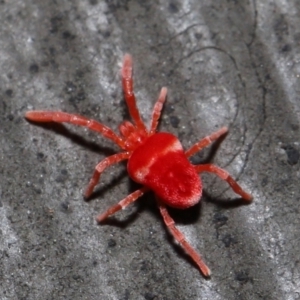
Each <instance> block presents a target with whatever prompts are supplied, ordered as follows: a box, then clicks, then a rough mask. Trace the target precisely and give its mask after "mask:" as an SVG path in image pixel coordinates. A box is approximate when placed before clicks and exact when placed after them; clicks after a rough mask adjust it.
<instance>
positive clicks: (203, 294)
mask: <svg viewBox="0 0 300 300" xmlns="http://www.w3.org/2000/svg"><path fill="white" fill-rule="evenodd" d="M0 20H1V27H0V68H1V75H0V140H1V147H0V201H1V202H0V203H1V205H0V258H1V260H0V282H1V284H0V299H1V300H2V299H3V300H4V299H47V300H48V299H49V300H50V299H120V300H125V299H146V300H158V299H159V300H163V299H170V300H171V299H179V300H184V299H202V300H206V299H209V300H211V299H215V300H221V299H226V300H231V299H270V300H271V299H272V300H274V299H291V300H292V299H300V274H299V270H300V267H299V249H300V234H299V232H300V229H299V226H300V219H299V201H300V185H299V177H300V168H299V164H300V163H299V151H300V128H299V123H300V96H299V95H300V84H299V80H300V2H299V1H297V0H291V1H283V0H277V1H270V0H266V1H254V0H253V1H251V0H250V1H244V0H243V1H218V0H204V1H197V0H185V1H175V0H170V1H135V0H131V1H118V0H107V1H100V0H99V1H97V0H89V1H66V0H64V1H47V0H46V1H38V0H35V1H34V0H27V1H20V0H11V1H8V0H2V1H0ZM126 52H128V53H131V54H132V56H133V59H134V78H135V91H136V96H137V99H138V106H139V108H140V110H141V114H142V116H143V118H144V120H149V118H150V116H151V110H152V107H153V105H154V102H155V100H156V98H157V95H158V93H159V90H160V88H161V87H162V86H167V87H168V89H169V94H168V101H167V104H166V107H165V109H164V116H163V118H162V120H161V125H160V129H161V130H164V131H169V132H172V133H174V134H176V135H177V136H178V137H179V138H180V140H181V141H182V143H183V145H184V147H185V148H187V147H189V146H190V145H192V144H193V143H195V142H196V141H198V140H199V139H200V138H202V137H204V136H206V135H208V134H209V133H211V132H213V131H215V130H217V129H218V128H220V127H222V126H228V127H229V128H230V132H229V134H228V136H227V137H226V138H225V139H224V140H223V141H222V143H219V145H218V147H212V148H209V149H206V150H204V151H202V152H201V153H199V154H198V155H196V156H195V157H194V158H193V162H195V163H200V162H204V161H206V162H207V161H211V162H214V163H215V164H217V165H219V166H221V167H223V168H225V169H226V170H228V171H229V172H230V173H231V174H232V176H233V177H234V178H235V179H237V180H238V181H239V183H240V184H241V185H242V186H243V187H244V188H245V189H246V190H247V191H249V192H250V193H252V195H253V196H254V201H253V203H252V204H251V205H242V202H241V201H239V200H236V195H235V194H234V193H233V192H232V191H231V190H230V189H229V188H228V186H227V185H226V183H224V182H222V181H220V180H219V179H218V178H216V177H215V176H212V175H211V174H207V175H206V174H205V176H203V177H202V179H203V185H204V190H205V193H204V196H203V198H202V201H201V203H200V204H199V205H196V206H195V207H193V208H192V209H188V210H186V211H176V210H170V213H171V215H172V216H173V217H174V219H175V221H176V224H177V225H178V228H180V230H182V231H183V232H184V234H185V235H186V237H187V239H188V240H189V242H190V243H191V244H192V245H193V246H194V247H195V248H196V249H197V251H199V253H201V254H202V256H203V258H204V260H205V261H206V263H207V264H208V266H209V267H210V269H211V270H212V277H211V279H209V280H206V279H204V278H203V277H202V276H201V274H200V273H199V271H198V269H197V268H196V267H195V265H194V264H193V263H192V262H191V261H190V259H189V258H188V257H187V256H186V255H185V254H184V253H183V251H181V249H180V248H179V247H178V246H177V245H176V244H175V243H174V242H173V240H172V239H171V237H170V236H169V234H168V232H167V230H166V229H165V227H164V224H163V222H162V220H161V217H160V215H159V212H158V210H157V208H156V205H155V201H154V196H153V194H151V193H149V194H147V195H146V196H145V197H143V198H141V199H139V201H137V202H136V203H135V204H134V205H132V206H130V207H129V208H128V209H126V210H124V211H122V212H119V213H118V214H116V215H115V216H114V217H112V218H111V220H110V221H109V222H108V223H107V224H105V225H102V226H99V225H97V224H96V222H95V216H96V215H97V214H98V213H101V212H103V211H104V210H105V209H107V208H108V207H109V206H111V205H113V204H115V203H117V202H118V201H119V200H121V199H122V198H124V197H125V196H126V195H127V194H128V193H129V192H131V191H133V190H135V189H136V188H137V186H136V185H135V184H133V183H132V182H131V181H130V180H129V179H128V177H127V174H126V168H125V165H122V164H120V165H116V166H114V167H112V168H110V169H108V170H107V171H106V172H105V173H104V174H103V176H102V178H101V182H100V184H99V185H98V187H97V189H96V191H95V193H94V195H93V199H92V200H91V201H89V202H85V201H83V196H82V193H83V190H84V188H85V187H86V185H87V183H88V181H89V179H90V177H91V175H92V173H93V169H94V166H95V165H96V164H97V163H98V162H99V161H100V160H101V159H103V158H104V157H106V156H108V155H111V154H113V153H115V152H117V151H118V148H117V147H116V146H114V145H112V143H110V142H109V141H107V140H105V139H103V138H102V137H100V136H99V135H97V134H95V133H93V132H90V131H88V130H85V129H83V128H79V127H76V126H71V125H59V124H45V125H43V126H41V125H36V124H32V123H29V122H27V121H26V120H25V119H24V113H25V112H26V111H27V110H32V109H37V110H41V109H47V110H62V111H66V112H70V113H77V114H81V115H84V116H87V117H89V118H93V119H97V120H99V121H101V122H102V123H104V124H106V125H108V126H110V127H111V128H113V129H114V130H117V128H118V124H120V123H121V122H122V120H124V119H126V118H128V112H127V110H126V106H125V103H124V100H123V95H122V90H121V81H120V67H121V62H122V57H123V55H124V53H126Z"/></svg>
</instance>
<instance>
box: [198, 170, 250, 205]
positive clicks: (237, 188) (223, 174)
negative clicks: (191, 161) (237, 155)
mask: <svg viewBox="0 0 300 300" xmlns="http://www.w3.org/2000/svg"><path fill="white" fill-rule="evenodd" d="M195 168H196V170H197V171H198V172H199V173H201V172H210V173H214V174H216V175H217V176H219V177H220V178H221V179H223V180H225V181H227V182H228V184H229V185H230V186H231V188H232V189H233V190H234V192H235V193H237V194H238V195H240V196H241V197H242V198H243V199H245V200H248V201H250V200H252V196H251V195H250V194H248V193H246V192H245V191H244V190H243V189H242V188H241V187H240V186H239V185H238V183H237V182H236V181H235V180H234V179H233V178H232V177H231V176H230V175H229V173H228V172H227V171H225V170H223V169H221V168H219V167H217V166H215V165H213V164H204V165H197V166H195Z"/></svg>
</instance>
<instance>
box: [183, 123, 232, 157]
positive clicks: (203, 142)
mask: <svg viewBox="0 0 300 300" xmlns="http://www.w3.org/2000/svg"><path fill="white" fill-rule="evenodd" d="M227 131H228V128H227V127H222V128H221V129H219V130H218V131H216V132H214V133H212V134H211V135H209V136H206V137H205V138H204V139H202V140H201V141H199V142H198V143H196V144H195V145H193V146H192V147H191V148H190V149H188V150H187V151H186V152H185V155H186V157H190V156H192V155H194V154H195V153H196V152H198V151H200V150H201V149H203V148H205V147H207V146H208V145H210V144H211V143H212V142H214V141H215V140H217V139H218V138H219V137H220V136H221V135H223V134H225V133H226V132H227Z"/></svg>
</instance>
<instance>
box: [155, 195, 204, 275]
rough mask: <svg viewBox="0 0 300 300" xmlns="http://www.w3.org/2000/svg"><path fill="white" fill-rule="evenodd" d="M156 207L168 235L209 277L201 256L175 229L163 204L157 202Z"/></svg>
mask: <svg viewBox="0 0 300 300" xmlns="http://www.w3.org/2000/svg"><path fill="white" fill-rule="evenodd" d="M157 202H158V207H159V210H160V213H161V215H162V217H163V219H164V222H165V224H166V226H167V227H168V229H169V230H170V233H171V234H172V236H173V237H174V239H175V240H176V241H177V242H178V243H179V244H180V245H181V247H182V248H183V249H184V250H185V251H186V252H187V254H188V255H189V256H190V257H191V258H192V259H193V261H194V262H195V263H196V265H197V266H198V268H199V269H200V271H201V272H202V274H203V275H204V276H206V277H209V276H210V270H209V268H208V267H207V266H206V264H205V263H204V261H203V260H202V258H201V256H200V255H199V254H198V253H197V252H196V251H195V250H194V249H193V248H192V246H191V245H190V244H189V243H188V242H187V240H186V239H185V237H184V235H183V234H182V233H181V232H180V231H179V230H178V229H177V228H176V227H175V223H174V220H173V219H172V218H171V216H170V215H169V213H168V211H167V208H166V207H165V205H164V204H162V203H161V202H160V201H159V200H158V201H157Z"/></svg>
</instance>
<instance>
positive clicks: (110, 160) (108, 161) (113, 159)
mask: <svg viewBox="0 0 300 300" xmlns="http://www.w3.org/2000/svg"><path fill="white" fill-rule="evenodd" d="M129 156H130V152H123V153H118V154H115V155H112V156H109V157H106V158H104V159H103V160H102V161H101V162H100V163H99V164H98V165H97V166H96V168H95V171H94V174H93V176H92V178H91V180H90V182H89V184H88V186H87V188H86V190H85V193H84V198H85V199H87V198H89V197H90V195H91V194H92V192H93V190H94V188H95V186H96V184H97V183H98V182H99V179H100V176H101V174H102V172H103V171H104V170H105V169H106V168H107V167H109V166H111V165H113V164H116V163H118V162H120V161H122V160H125V159H128V158H129Z"/></svg>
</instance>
